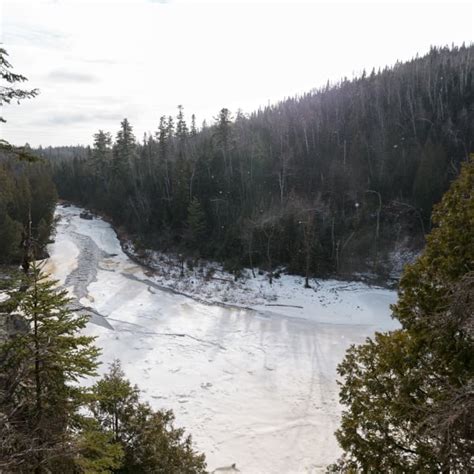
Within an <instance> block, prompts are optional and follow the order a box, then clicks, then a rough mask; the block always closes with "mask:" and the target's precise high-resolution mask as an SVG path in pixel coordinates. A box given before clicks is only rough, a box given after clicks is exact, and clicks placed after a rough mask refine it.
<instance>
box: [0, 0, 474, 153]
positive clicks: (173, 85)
mask: <svg viewBox="0 0 474 474" xmlns="http://www.w3.org/2000/svg"><path fill="white" fill-rule="evenodd" d="M473 15H474V8H473V5H472V2H464V3H462V2H461V3H457V2H455V1H450V2H444V3H436V2H432V1H419V2H416V1H409V0H402V1H399V2H397V3H390V2H385V1H383V0H379V1H377V2H366V3H361V2H356V1H352V2H344V3H339V2H334V1H333V2H321V1H318V0H313V1H309V0H307V1H301V2H298V1H289V0H287V1H280V2H275V1H273V2H272V1H269V0H268V1H267V0H260V1H258V0H257V1H251V0H243V1H239V2H237V1H227V0H220V1H214V2H212V1H209V2H200V1H192V0H168V1H167V0H133V1H132V0H128V1H117V0H95V1H88V0H29V1H26V0H15V1H8V0H0V42H1V43H3V47H4V48H5V49H6V50H7V51H8V53H9V60H10V62H11V63H12V65H13V68H14V71H15V72H18V73H21V74H23V75H25V76H26V77H28V79H29V81H28V83H26V85H27V86H28V87H30V88H38V89H39V90H40V94H39V96H38V97H36V98H35V99H32V100H28V101H23V102H22V103H21V104H20V105H17V104H13V105H5V106H4V107H3V109H4V110H2V113H1V115H2V116H4V117H5V118H6V119H7V123H6V124H2V125H0V127H1V128H0V138H3V139H6V140H8V141H10V142H11V143H13V144H16V145H22V144H25V143H29V144H30V145H31V146H39V145H43V146H48V145H52V146H55V145H77V144H91V143H92V140H93V134H94V133H96V132H97V131H98V130H99V129H102V130H105V131H109V132H111V133H112V134H113V135H115V133H116V131H117V130H118V128H119V126H120V121H121V120H122V119H123V118H124V117H127V118H128V119H129V121H130V122H131V124H132V126H133V127H134V131H135V134H136V136H137V138H139V139H141V138H142V137H143V134H144V133H145V132H146V133H150V132H154V131H155V130H156V129H157V126H158V121H159V117H160V116H161V115H176V112H177V106H178V105H179V104H181V105H183V107H184V111H185V115H186V118H187V119H188V120H190V116H191V114H192V113H194V114H196V117H197V122H198V124H199V123H201V122H202V120H204V119H205V120H207V122H208V123H210V122H212V121H213V117H215V116H217V114H218V111H219V110H220V109H221V108H223V107H227V108H228V109H230V110H231V111H232V112H234V113H235V112H236V111H237V110H238V109H242V110H243V111H244V112H245V113H249V112H252V111H253V110H256V109H258V108H259V107H261V106H265V105H267V104H269V103H274V102H276V101H278V100H281V99H284V98H285V97H290V96H294V95H297V94H301V93H304V92H307V91H310V90H311V89H313V88H317V87H320V86H323V85H325V84H326V83H327V81H328V80H329V81H331V82H336V81H337V80H339V79H340V78H342V77H348V78H352V77H354V76H356V75H359V74H360V73H361V72H362V71H363V69H366V70H368V71H370V70H372V68H373V67H375V68H376V69H378V68H379V67H384V66H386V65H393V64H394V63H395V62H396V61H397V60H402V61H403V60H408V59H411V58H413V57H414V56H416V54H420V55H421V54H425V53H426V52H427V51H428V50H429V48H430V46H431V45H436V46H441V45H451V44H455V45H461V44H462V43H463V42H465V43H466V44H470V43H472V42H473V36H474V35H473V32H474V18H473Z"/></svg>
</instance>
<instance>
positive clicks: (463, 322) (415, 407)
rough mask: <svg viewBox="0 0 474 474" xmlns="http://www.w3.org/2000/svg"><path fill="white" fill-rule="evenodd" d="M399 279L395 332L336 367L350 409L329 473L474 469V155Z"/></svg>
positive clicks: (351, 354) (353, 352)
mask: <svg viewBox="0 0 474 474" xmlns="http://www.w3.org/2000/svg"><path fill="white" fill-rule="evenodd" d="M433 222H434V223H435V225H436V227H435V228H434V230H433V231H432V233H431V234H430V236H429V237H428V240H427V245H426V249H425V251H424V252H423V255H422V256H421V257H420V258H419V259H418V260H417V262H416V263H414V264H413V265H411V266H409V267H407V269H406V270H405V272H404V275H403V277H402V279H401V281H400V290H399V300H398V303H397V304H396V305H394V307H393V311H394V316H395V317H396V318H398V320H399V321H400V322H401V324H402V329H400V330H397V331H393V332H390V333H385V334H377V335H376V337H375V340H372V339H368V340H367V342H366V344H364V345H362V346H359V347H352V348H351V349H350V350H349V351H348V353H347V356H346V358H345V360H344V361H343V362H342V364H341V365H340V366H339V369H338V371H339V374H340V375H341V376H342V377H344V382H343V384H342V388H341V393H340V397H341V402H342V403H343V404H344V405H346V406H347V407H348V408H347V410H346V411H345V412H344V413H343V416H342V423H341V427H340V429H339V430H338V431H337V433H336V436H337V439H338V441H339V443H340V445H341V447H342V448H343V449H344V451H345V453H344V455H343V457H342V458H341V460H340V462H339V464H337V465H335V466H333V469H334V470H351V469H352V470H356V471H358V470H362V471H370V472H472V471H473V470H474V461H473V460H474V457H473V453H474V436H473V433H474V391H473V384H474V330H473V328H474V311H473V301H472V300H473V298H472V295H473V294H474V239H473V236H472V229H474V160H472V159H471V161H470V162H469V163H466V164H464V166H463V169H462V171H461V174H460V176H459V178H458V179H457V180H456V181H455V182H454V183H453V184H452V185H451V187H450V189H449V191H448V192H447V193H446V194H445V196H444V197H443V199H442V201H441V203H440V204H439V205H438V206H436V208H435V211H434V214H433Z"/></svg>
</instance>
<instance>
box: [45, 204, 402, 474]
mask: <svg viewBox="0 0 474 474" xmlns="http://www.w3.org/2000/svg"><path fill="white" fill-rule="evenodd" d="M57 213H58V214H59V215H60V216H61V220H60V223H59V225H58V228H57V236H56V241H55V243H54V244H52V245H51V246H50V249H49V251H50V254H51V258H50V259H49V261H48V263H47V270H49V271H50V272H51V273H52V274H53V275H54V276H55V277H56V278H57V279H59V280H60V282H61V284H63V285H65V286H66V287H67V288H69V289H70V291H71V293H72V294H73V295H74V296H75V297H77V299H78V300H79V302H80V303H81V304H82V305H84V306H87V307H90V308H91V310H92V315H93V320H92V321H94V324H92V323H91V324H89V325H88V328H87V332H88V333H89V334H92V335H95V336H97V344H98V345H99V346H100V347H101V348H102V350H103V353H102V360H103V362H105V363H107V362H110V361H111V360H113V359H114V358H119V359H120V360H121V361H122V364H123V367H124V370H125V372H126V374H127V376H128V377H129V378H130V379H131V380H132V382H134V383H137V384H138V385H139V386H140V388H141V389H142V391H143V395H144V397H145V398H146V399H147V400H149V401H150V403H151V404H152V405H153V406H154V407H156V408H172V409H173V410H174V412H175V414H176V418H177V424H178V425H180V426H184V427H185V428H186V430H187V431H188V432H190V433H191V434H192V435H193V438H194V440H195V444H196V447H197V448H198V449H199V450H201V451H203V452H205V454H206V456H207V460H208V467H209V469H210V470H211V471H212V470H213V469H215V468H218V467H221V466H229V465H231V464H233V463H235V464H236V466H237V468H238V469H239V470H240V471H241V472H243V473H265V474H267V473H268V474H271V473H292V472H294V473H299V472H318V471H320V470H322V469H323V468H324V467H325V466H326V465H327V464H329V463H331V462H333V461H334V460H335V459H336V458H337V456H338V454H339V450H338V447H337V443H336V441H335V438H334V436H333V432H334V431H335V429H336V428H337V425H338V420H339V415H340V410H341V408H340V406H339V405H338V388H337V384H336V366H337V364H338V363H339V362H340V361H341V360H342V357H343V355H344V351H345V350H346V348H347V347H348V346H349V345H350V344H352V343H359V342H362V341H363V340H364V339H365V337H366V336H369V335H372V334H373V333H374V331H376V330H382V329H383V330H385V329H390V328H393V327H395V326H396V323H395V322H394V321H392V320H391V318H390V311H389V307H388V306H389V304H390V303H391V302H393V301H394V300H395V294H394V293H393V292H390V291H387V290H381V289H371V288H369V287H366V286H364V285H361V284H360V283H358V284H351V283H345V284H341V283H340V282H338V283H337V282H327V283H325V282H319V287H318V290H317V292H316V297H312V298H311V299H310V300H308V299H305V298H302V297H301V296H298V295H301V293H300V292H299V290H298V291H296V289H292V287H291V284H295V281H294V280H291V279H288V280H287V281H286V283H285V280H284V283H281V282H280V283H279V285H280V287H282V289H281V290H279V291H280V293H281V295H280V297H281V301H280V300H277V301H273V303H280V302H284V303H285V304H296V305H302V306H304V308H303V309H302V310H301V309H295V308H284V307H264V306H263V303H261V302H260V306H259V309H260V311H249V310H245V309H237V308H225V307H222V306H213V305H207V304H203V303H199V302H197V301H194V300H193V299H190V298H187V297H185V296H181V295H177V294H173V293H171V292H169V291H163V290H161V289H160V285H159V284H158V283H162V282H161V280H159V279H158V278H156V279H154V277H153V275H150V274H149V272H146V271H145V270H144V269H143V268H141V267H139V266H138V265H136V264H134V263H133V262H132V261H131V260H130V259H129V258H128V257H127V256H126V255H125V254H124V253H123V252H122V249H121V247H120V244H119V241H118V240H117V237H116V235H115V233H114V231H113V230H112V229H111V227H110V225H109V224H107V223H105V222H104V221H102V220H100V219H94V220H92V221H89V220H82V219H80V218H79V213H80V209H78V208H76V207H68V208H64V207H58V210H57ZM292 282H293V283H292ZM298 287H299V284H298ZM310 291H312V290H310ZM280 293H279V294H280ZM292 295H294V298H293V299H292ZM247 305H249V306H251V305H252V302H251V301H248V302H247ZM263 309H264V311H263ZM287 311H288V312H289V313H288V314H286V312H287ZM290 313H291V314H290ZM289 316H291V317H289ZM101 370H102V371H104V370H106V365H105V364H104V365H103V366H102V368H101Z"/></svg>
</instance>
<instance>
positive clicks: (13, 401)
mask: <svg viewBox="0 0 474 474" xmlns="http://www.w3.org/2000/svg"><path fill="white" fill-rule="evenodd" d="M56 284H57V282H55V281H53V280H50V279H48V278H47V275H45V274H44V273H42V272H41V271H40V269H39V267H38V266H37V265H36V264H34V265H33V268H32V271H31V273H30V274H28V275H26V276H25V277H24V279H23V281H22V282H21V285H17V286H16V287H15V288H14V290H13V291H12V292H11V293H10V300H8V301H7V302H6V303H7V305H8V307H9V310H7V312H8V313H9V314H10V315H13V316H14V317H16V326H17V327H18V330H17V331H15V332H14V333H10V334H9V337H8V338H6V339H4V340H1V341H0V361H1V367H2V370H1V372H0V418H1V421H0V471H2V470H3V469H5V470H6V472H11V471H13V472H17V471H19V472H35V473H42V472H50V471H51V469H52V470H53V471H54V466H58V465H63V464H64V462H67V460H68V459H71V458H72V457H73V454H74V451H75V447H74V443H73V438H74V433H75V431H76V430H77V427H78V426H79V425H80V421H81V416H80V415H79V409H80V408H81V406H83V405H84V402H85V400H84V394H83V391H82V390H81V389H80V388H79V387H78V386H77V382H79V381H80V379H81V378H82V377H86V376H91V375H93V374H94V373H95V369H96V367H97V362H96V359H97V356H98V353H99V350H98V349H97V348H95V347H94V346H93V345H92V342H93V338H92V337H88V336H84V335H81V334H79V331H80V330H81V329H83V328H84V327H85V325H86V323H87V317H86V316H79V315H75V314H73V313H71V311H70V310H69V309H68V302H69V300H68V298H67V296H66V292H65V291H61V290H58V289H57V287H56ZM1 309H2V308H0V310H1ZM3 316H4V315H2V317H3Z"/></svg>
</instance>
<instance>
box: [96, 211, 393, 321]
mask: <svg viewBox="0 0 474 474" xmlns="http://www.w3.org/2000/svg"><path fill="white" fill-rule="evenodd" d="M93 216H94V218H99V219H102V220H104V221H105V222H108V223H109V224H110V225H111V226H112V228H113V229H114V231H115V233H116V235H117V238H118V239H119V242H120V245H121V248H122V250H123V251H124V253H125V254H126V255H127V256H128V257H129V258H130V259H131V260H132V261H134V262H136V263H137V264H139V265H142V266H143V267H145V268H146V269H148V271H147V276H148V277H149V278H150V279H151V280H152V281H153V283H154V285H158V287H159V289H161V290H165V291H171V292H173V293H175V294H178V295H182V296H185V297H188V298H192V299H194V300H195V301H197V302H199V303H203V304H208V305H219V306H223V307H228V308H237V309H247V310H253V311H258V312H261V313H269V312H271V313H276V314H279V315H284V316H289V317H296V318H301V319H309V320H316V321H318V322H321V323H330V324H351V323H354V322H357V324H367V325H375V326H377V325H378V323H379V319H380V315H381V314H384V313H385V311H386V308H387V307H388V306H389V305H390V304H392V303H394V302H395V298H394V292H393V291H392V290H391V289H389V288H385V287H381V286H374V285H368V284H367V283H364V282H362V281H344V280H335V279H327V280H324V279H317V278H311V279H310V281H309V283H310V288H306V287H305V279H304V277H302V276H298V275H288V274H285V273H284V270H283V269H280V270H277V271H276V272H275V277H274V278H273V282H272V284H270V283H269V279H268V274H267V273H266V272H264V271H262V270H259V269H257V268H255V269H254V270H253V271H252V270H251V269H248V268H244V269H242V270H241V272H240V275H239V277H238V278H237V279H236V278H235V276H234V275H233V274H231V273H229V272H226V271H225V270H224V268H223V266H222V265H221V264H219V263H218V262H209V261H206V260H204V259H199V260H197V261H195V260H194V261H193V260H191V259H184V258H182V257H181V256H180V255H176V254H171V253H163V252H159V251H156V250H150V249H139V250H137V249H136V247H135V245H134V243H133V241H132V240H131V238H130V236H129V235H128V234H127V233H126V231H125V230H124V229H121V228H116V227H114V226H113V223H112V222H111V220H110V219H109V218H108V217H107V216H103V215H100V214H98V213H93ZM369 295H370V296H369Z"/></svg>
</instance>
